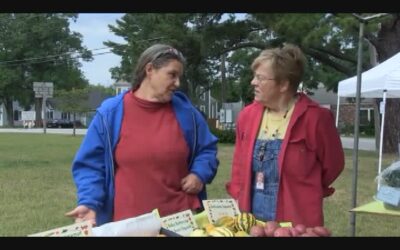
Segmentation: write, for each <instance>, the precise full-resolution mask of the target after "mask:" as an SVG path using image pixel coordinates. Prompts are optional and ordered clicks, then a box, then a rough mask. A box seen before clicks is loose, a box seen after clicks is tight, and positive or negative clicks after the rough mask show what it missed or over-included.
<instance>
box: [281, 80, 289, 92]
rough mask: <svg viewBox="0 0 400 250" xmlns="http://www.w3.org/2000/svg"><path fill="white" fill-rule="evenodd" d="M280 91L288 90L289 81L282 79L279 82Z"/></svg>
mask: <svg viewBox="0 0 400 250" xmlns="http://www.w3.org/2000/svg"><path fill="white" fill-rule="evenodd" d="M280 91H281V93H283V92H288V91H290V83H289V81H288V80H285V81H282V82H281V83H280Z"/></svg>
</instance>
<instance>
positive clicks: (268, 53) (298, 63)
mask: <svg viewBox="0 0 400 250" xmlns="http://www.w3.org/2000/svg"><path fill="white" fill-rule="evenodd" d="M265 61H270V62H271V67H272V70H273V71H274V73H275V76H274V77H275V78H276V80H277V81H278V82H279V81H281V80H288V81H289V83H290V86H291V88H292V89H293V90H294V91H296V90H297V88H298V86H299V84H300V82H301V81H302V78H303V75H304V71H305V65H306V58H305V56H304V54H303V52H302V51H301V49H300V48H299V47H298V46H296V45H293V44H288V43H285V44H284V46H283V47H282V48H273V49H266V50H263V51H262V52H261V53H260V55H259V56H258V57H257V58H256V59H254V61H253V63H252V65H251V69H252V70H253V71H255V70H256V69H257V68H258V67H259V66H260V64H261V63H263V62H265Z"/></svg>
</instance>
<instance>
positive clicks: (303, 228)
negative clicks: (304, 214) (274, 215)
mask: <svg viewBox="0 0 400 250" xmlns="http://www.w3.org/2000/svg"><path fill="white" fill-rule="evenodd" d="M294 228H295V229H296V230H297V231H298V232H299V234H303V233H305V232H306V226H305V225H303V224H297V225H296V226H294Z"/></svg>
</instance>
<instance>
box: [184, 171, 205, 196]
mask: <svg viewBox="0 0 400 250" xmlns="http://www.w3.org/2000/svg"><path fill="white" fill-rule="evenodd" d="M181 185H182V190H183V191H184V192H186V193H188V194H198V193H199V192H200V191H201V190H202V189H203V186H204V184H203V182H202V181H201V180H200V179H199V177H197V176H196V175H195V174H188V175H187V176H186V177H185V178H183V179H182V181H181Z"/></svg>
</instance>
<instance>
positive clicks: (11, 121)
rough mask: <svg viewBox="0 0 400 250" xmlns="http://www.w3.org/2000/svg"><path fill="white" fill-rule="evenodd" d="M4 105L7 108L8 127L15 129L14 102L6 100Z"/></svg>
mask: <svg viewBox="0 0 400 250" xmlns="http://www.w3.org/2000/svg"><path fill="white" fill-rule="evenodd" d="M4 105H5V107H6V112H7V125H8V126H10V127H14V110H13V102H12V100H11V99H10V98H6V99H5V102H4Z"/></svg>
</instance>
